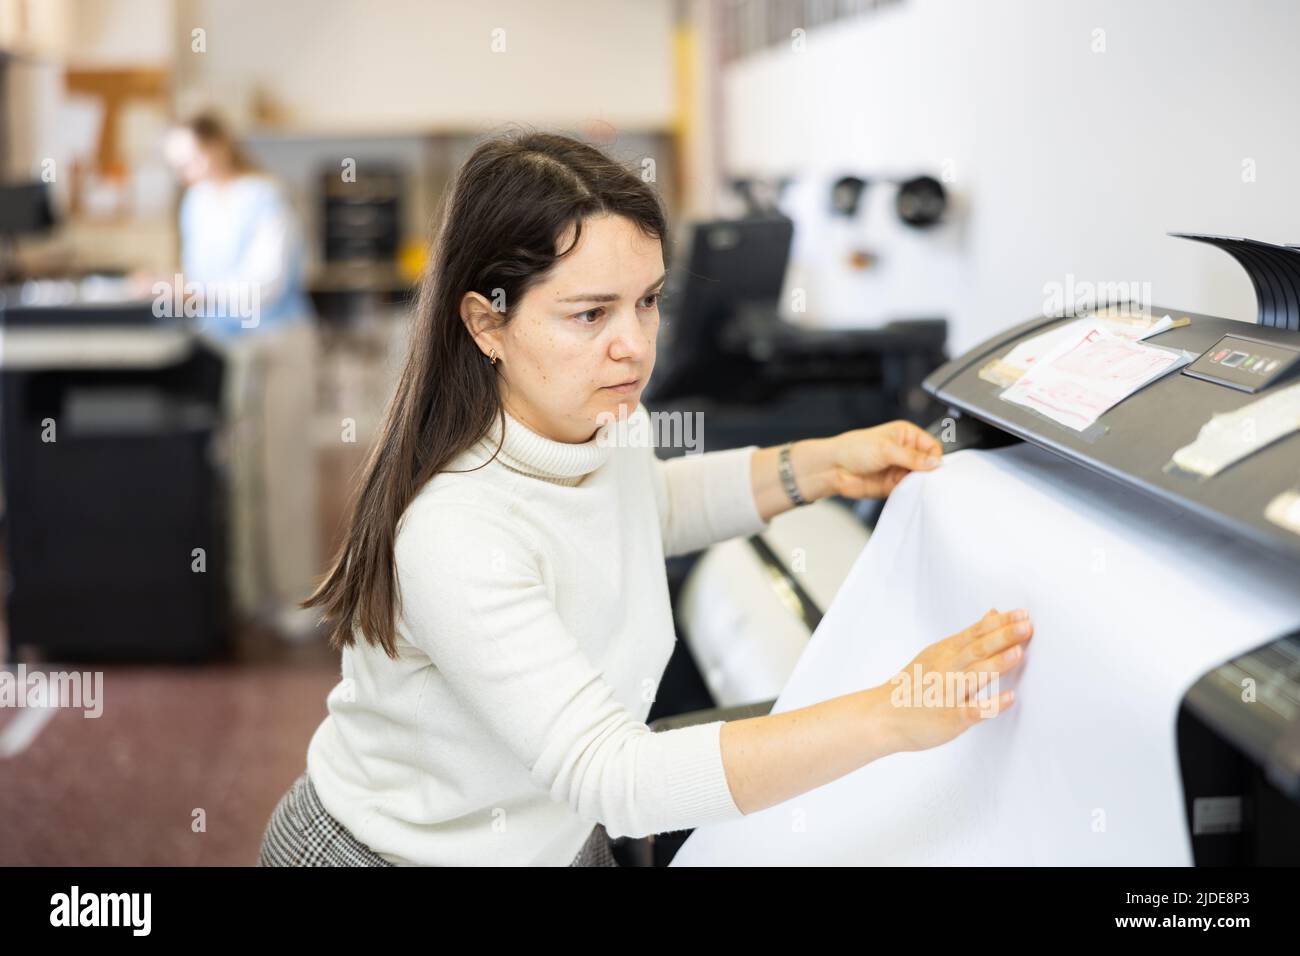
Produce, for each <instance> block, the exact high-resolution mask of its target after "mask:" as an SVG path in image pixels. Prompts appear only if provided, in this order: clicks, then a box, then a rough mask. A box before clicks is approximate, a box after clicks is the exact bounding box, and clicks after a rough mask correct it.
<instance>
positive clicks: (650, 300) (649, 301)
mask: <svg viewBox="0 0 1300 956" xmlns="http://www.w3.org/2000/svg"><path fill="white" fill-rule="evenodd" d="M661 295H663V293H662V292H651V293H650V294H649V295H648V296H646V297H645V298H644V299H642V300H641V301H642V302H643V303H645V304H644V305H642V308H643V309H653V308H654V307H655V306H657V305H658V304H659V297H660V296H661Z"/></svg>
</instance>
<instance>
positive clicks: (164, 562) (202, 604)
mask: <svg viewBox="0 0 1300 956" xmlns="http://www.w3.org/2000/svg"><path fill="white" fill-rule="evenodd" d="M122 308H123V309H126V308H127V307H126V306H123V307H122ZM136 308H137V310H138V312H139V314H137V315H136V316H135V317H134V319H133V320H129V321H124V322H123V323H122V324H121V325H119V326H111V325H99V326H96V327H88V326H85V325H81V326H70V325H67V324H65V323H61V322H60V321H59V320H58V317H57V316H56V315H55V314H54V313H56V312H58V311H59V310H57V309H47V310H35V309H22V310H2V309H0V321H3V323H4V334H5V340H6V350H5V354H4V356H3V357H2V358H3V364H0V388H2V389H3V392H2V397H0V403H2V404H0V414H2V415H3V423H2V430H0V468H3V475H4V490H5V503H6V509H7V511H6V521H5V529H4V530H5V536H6V553H7V556H8V563H9V581H8V597H7V610H8V617H9V643H10V647H11V649H12V652H13V654H14V656H15V657H17V658H22V657H25V656H27V655H28V654H29V653H33V654H35V655H36V656H37V657H38V658H39V659H42V660H46V661H57V662H71V661H91V662H108V661H150V662H154V661H170V662H186V661H200V660H207V659H211V658H213V657H217V656H221V655H222V654H223V653H224V651H225V650H226V649H227V646H228V641H229V635H230V608H229V605H230V600H229V588H228V582H227V542H226V535H227V532H226V512H225V501H226V492H225V475H224V468H223V466H222V463H221V456H220V455H219V453H218V452H219V448H218V445H217V439H218V436H219V426H220V424H221V420H220V408H221V390H222V376H223V363H222V360H221V358H220V357H219V355H218V354H217V353H216V352H214V351H213V350H212V349H211V348H210V347H209V346H207V345H206V344H204V343H203V342H202V341H201V340H200V339H199V338H198V337H196V336H193V335H191V334H189V333H187V332H185V331H184V330H182V329H180V328H170V329H168V328H162V327H158V326H157V325H156V324H154V320H153V316H152V315H151V314H150V313H149V312H148V308H149V306H148V304H147V303H145V304H142V305H138V306H137V307H136ZM46 320H48V321H46Z"/></svg>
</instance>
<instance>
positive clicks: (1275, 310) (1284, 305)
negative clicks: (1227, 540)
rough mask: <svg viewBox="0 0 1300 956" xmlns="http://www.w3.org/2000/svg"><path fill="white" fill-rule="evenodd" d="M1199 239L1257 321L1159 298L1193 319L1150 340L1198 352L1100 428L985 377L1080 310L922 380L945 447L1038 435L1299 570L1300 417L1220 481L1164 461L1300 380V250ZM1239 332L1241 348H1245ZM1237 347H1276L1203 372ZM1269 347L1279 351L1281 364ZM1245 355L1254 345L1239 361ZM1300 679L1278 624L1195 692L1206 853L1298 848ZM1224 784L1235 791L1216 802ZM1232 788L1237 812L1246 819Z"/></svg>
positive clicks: (1195, 760) (1294, 852)
mask: <svg viewBox="0 0 1300 956" xmlns="http://www.w3.org/2000/svg"><path fill="white" fill-rule="evenodd" d="M1189 238H1198V239H1202V240H1203V241H1209V240H1213V242H1214V244H1215V245H1219V246H1220V247H1221V248H1225V249H1227V250H1228V251H1229V252H1230V253H1231V254H1232V255H1234V257H1235V258H1237V260H1238V261H1239V262H1242V264H1243V265H1244V266H1246V268H1247V271H1248V272H1250V273H1251V279H1252V282H1253V283H1255V286H1256V289H1257V291H1259V292H1260V301H1259V314H1258V317H1257V324H1255V325H1250V324H1248V323H1243V322H1239V321H1232V320H1229V319H1223V318H1216V317H1213V316H1208V315H1201V314H1198V313H1192V312H1185V311H1182V310H1176V309H1164V308H1158V307H1151V309H1150V311H1151V314H1152V315H1153V316H1157V317H1159V316H1161V315H1164V314H1165V313H1168V314H1169V315H1171V316H1173V317H1175V318H1180V317H1186V318H1188V319H1190V323H1189V324H1187V325H1185V326H1183V327H1180V328H1173V329H1170V330H1168V331H1165V332H1163V333H1160V334H1158V335H1156V336H1155V337H1154V338H1153V339H1152V340H1151V341H1152V343H1153V344H1158V345H1160V346H1164V347H1171V348H1175V349H1182V350H1186V351H1188V352H1191V353H1193V354H1195V355H1197V356H1199V358H1198V359H1197V360H1196V361H1194V362H1192V363H1191V365H1189V366H1188V367H1187V368H1185V369H1184V372H1185V374H1170V375H1166V376H1164V377H1163V378H1160V379H1158V380H1156V381H1155V382H1153V383H1152V384H1150V385H1148V386H1146V387H1145V388H1143V389H1141V390H1139V391H1138V392H1137V393H1136V394H1134V395H1132V396H1130V397H1129V398H1127V399H1126V400H1124V401H1122V402H1120V403H1119V404H1118V405H1116V406H1114V407H1113V408H1111V409H1110V410H1109V411H1107V412H1105V413H1104V414H1103V415H1102V416H1101V417H1100V418H1099V419H1098V425H1099V426H1100V434H1096V433H1093V434H1087V435H1085V434H1083V433H1080V432H1077V431H1074V430H1073V429H1070V428H1067V427H1065V426H1062V425H1058V424H1057V423H1055V422H1054V421H1051V420H1050V419H1047V418H1045V417H1043V416H1041V415H1038V414H1036V413H1035V412H1032V411H1030V410H1028V409H1026V408H1024V407H1023V406H1021V405H1016V404H1012V403H1010V402H1006V401H1002V400H1000V398H999V395H1000V393H1001V392H1002V386H1000V385H997V384H994V383H993V382H990V381H987V380H985V379H984V378H981V377H980V374H979V373H980V370H981V368H983V367H984V366H985V364H986V363H987V362H989V360H991V359H995V358H1002V357H1004V356H1006V355H1007V354H1008V353H1009V352H1010V351H1011V349H1012V348H1014V347H1015V346H1016V345H1017V344H1018V343H1020V342H1022V341H1024V340H1026V339H1028V338H1030V337H1032V336H1034V335H1037V334H1039V333H1041V332H1043V331H1045V330H1048V329H1050V328H1053V327H1056V326H1058V325H1060V324H1062V323H1065V322H1069V321H1073V319H1072V318H1046V317H1040V318H1036V319H1032V320H1030V321H1028V322H1024V323H1021V324H1019V325H1017V326H1015V327H1014V328H1011V329H1009V330H1007V331H1006V332H1003V333H1000V334H998V335H995V336H993V337H992V338H990V339H988V340H987V341H985V342H983V343H981V344H980V345H977V346H975V347H974V348H972V349H970V350H969V351H968V352H966V353H965V354H964V355H961V356H959V357H957V358H954V359H953V360H952V361H950V362H948V363H947V364H945V365H944V366H942V367H941V368H939V369H937V370H936V371H935V372H934V373H933V374H932V375H930V376H929V377H928V378H927V379H926V380H925V383H924V387H925V390H926V391H927V392H928V393H930V394H931V395H932V396H934V397H935V398H936V399H937V400H938V401H940V402H941V403H943V404H944V405H946V406H947V408H948V414H947V415H946V416H944V417H941V418H939V419H936V420H935V421H934V422H933V424H932V425H931V431H932V432H933V433H934V434H936V435H943V434H945V433H947V437H949V438H953V439H954V441H952V442H950V443H949V444H948V445H947V448H948V449H949V450H955V449H957V448H962V447H994V446H997V445H1004V444H1007V443H1009V442H1014V441H1030V442H1033V443H1034V444H1036V445H1039V446H1041V447H1043V448H1046V449H1048V450H1049V451H1052V452H1054V453H1056V454H1058V455H1060V456H1062V457H1063V458H1065V459H1066V460H1068V461H1071V462H1074V463H1075V464H1077V465H1079V466H1081V467H1084V468H1088V469H1091V470H1093V471H1097V472H1100V473H1101V474H1104V475H1106V476H1108V477H1110V478H1112V479H1114V480H1116V481H1118V482H1120V483H1122V484H1124V485H1126V486H1128V487H1131V488H1135V489H1138V490H1139V491H1141V492H1143V493H1145V494H1150V495H1153V496H1155V497H1157V498H1159V499H1161V500H1163V501H1166V502H1170V503H1172V504H1174V505H1176V506H1178V507H1180V508H1182V509H1185V510H1186V511H1187V512H1189V513H1191V514H1194V515H1196V516H1197V517H1198V518H1199V519H1200V520H1204V521H1208V522H1210V523H1211V524H1213V525H1214V526H1216V527H1217V528H1219V529H1220V530H1221V531H1223V532H1225V533H1227V534H1230V535H1232V536H1234V537H1235V538H1239V539H1241V540H1245V541H1249V542H1252V543H1253V544H1254V545H1256V546H1257V547H1259V548H1262V549H1265V550H1266V551H1268V552H1270V553H1271V554H1272V555H1274V556H1275V559H1276V560H1277V561H1279V562H1283V563H1285V564H1286V565H1287V566H1289V567H1294V568H1295V569H1296V571H1297V573H1298V574H1300V533H1297V532H1296V530H1294V529H1291V528H1288V527H1284V526H1282V525H1280V524H1278V523H1275V522H1274V521H1271V520H1269V518H1268V517H1267V516H1266V511H1267V509H1268V507H1269V504H1270V502H1271V501H1273V500H1274V499H1275V498H1276V497H1277V496H1278V495H1279V494H1280V493H1283V492H1285V491H1286V490H1287V489H1289V488H1292V487H1294V486H1295V485H1296V483H1297V480H1300V432H1293V433H1291V434H1289V435H1287V436H1285V437H1282V438H1280V439H1278V440H1277V441H1275V442H1273V443H1272V444H1270V445H1267V446H1266V447H1263V448H1262V449H1260V450H1259V451H1257V452H1255V453H1254V454H1252V455H1250V456H1249V457H1246V458H1244V459H1243V460H1241V461H1239V462H1237V463H1236V464H1234V465H1232V466H1231V467H1229V468H1227V469H1225V470H1224V471H1221V472H1220V473H1219V474H1217V475H1215V476H1214V477H1213V478H1212V479H1209V480H1202V479H1200V478H1198V477H1197V476H1191V475H1188V474H1184V473H1181V472H1179V471H1177V470H1170V469H1167V468H1166V467H1165V466H1166V464H1167V463H1168V462H1169V460H1170V458H1171V456H1172V455H1173V453H1174V452H1175V451H1176V450H1177V449H1179V448H1181V447H1182V446H1184V445H1187V444H1188V443H1190V442H1191V441H1192V440H1193V439H1195V438H1196V437H1197V434H1198V432H1199V430H1200V428H1201V426H1202V425H1204V424H1205V423H1206V422H1207V421H1209V419H1210V418H1211V416H1213V415H1215V414H1217V413H1224V412H1230V411H1233V410H1235V409H1237V408H1240V407H1241V406H1243V405H1245V404H1247V403H1249V402H1253V401H1256V400H1258V399H1260V398H1262V397H1264V396H1267V395H1268V394H1270V393H1272V392H1275V391H1276V390H1278V389H1282V388H1286V387H1288V386H1289V385H1292V384H1294V383H1295V382H1296V381H1297V372H1300V363H1298V362H1294V361H1289V359H1288V357H1289V356H1291V355H1293V353H1295V352H1296V351H1297V350H1300V325H1297V324H1293V322H1292V319H1291V316H1292V314H1293V303H1295V304H1296V305H1298V306H1300V298H1296V297H1294V296H1293V295H1292V290H1300V284H1295V285H1289V284H1288V283H1290V282H1291V280H1290V279H1287V278H1286V276H1287V275H1288V274H1290V273H1289V271H1288V270H1290V269H1293V268H1294V266H1295V264H1296V263H1297V262H1300V253H1295V252H1294V251H1293V250H1291V249H1290V248H1289V247H1281V246H1268V245H1267V244H1265V243H1258V242H1255V241H1253V240H1245V239H1232V240H1226V239H1217V238H1214V237H1189ZM1296 275H1300V273H1296ZM1295 314H1300V312H1297V313H1295ZM1225 343H1226V344H1225ZM1234 343H1240V344H1242V348H1241V349H1236V344H1234ZM1225 348H1232V349H1234V350H1241V351H1246V352H1247V356H1249V355H1255V356H1256V357H1257V358H1258V359H1262V360H1264V361H1265V365H1264V369H1265V371H1264V373H1263V374H1262V375H1261V376H1260V379H1261V380H1260V381H1259V382H1258V383H1257V384H1258V387H1257V388H1255V389H1254V391H1253V392H1251V391H1249V390H1245V389H1243V388H1242V387H1241V385H1240V383H1239V382H1237V381H1235V380H1233V379H1234V378H1235V377H1236V376H1237V374H1238V373H1234V372H1221V373H1219V374H1217V375H1216V374H1213V373H1211V374H1207V373H1206V368H1207V367H1208V366H1212V365H1213V364H1214V363H1213V359H1214V357H1215V356H1216V355H1219V356H1220V362H1219V364H1222V358H1223V357H1225V356H1222V355H1221V354H1220V353H1222V352H1223V350H1224V349H1225ZM1265 357H1267V358H1265ZM1273 361H1277V365H1276V366H1271V365H1270V364H1269V363H1272V362H1273ZM1244 362H1245V358H1243V359H1242V360H1241V361H1240V362H1235V363H1234V366H1233V367H1240V365H1241V364H1244ZM1245 374H1250V372H1249V370H1246V373H1245ZM1296 623H1297V625H1298V626H1300V622H1296ZM1242 675H1249V676H1251V677H1252V679H1253V680H1255V681H1256V683H1257V685H1258V686H1259V687H1261V688H1267V691H1263V690H1261V693H1267V694H1268V698H1269V701H1270V703H1269V705H1268V706H1266V707H1265V706H1253V705H1252V704H1251V703H1248V702H1246V701H1244V700H1243V699H1242V686H1241V681H1240V678H1241V676H1242ZM1298 678H1300V638H1297V636H1296V635H1295V634H1291V635H1279V637H1278V638H1277V639H1276V640H1275V641H1272V642H1270V643H1269V644H1267V645H1265V646H1263V647H1260V648H1257V649H1256V650H1254V651H1252V652H1251V653H1250V654H1248V655H1244V656H1242V657H1240V658H1237V659H1235V660H1233V661H1228V662H1225V663H1224V664H1223V665H1222V666H1220V667H1218V668H1216V669H1215V670H1213V671H1211V672H1210V673H1208V674H1206V675H1204V676H1203V677H1202V678H1201V679H1200V680H1199V681H1198V682H1197V683H1196V684H1195V685H1194V686H1193V687H1192V688H1191V689H1190V690H1189V691H1188V693H1187V695H1186V696H1185V698H1184V701H1183V705H1182V709H1181V712H1180V716H1179V720H1178V743H1179V754H1180V763H1181V766H1182V768H1183V777H1184V779H1183V785H1184V790H1185V794H1186V800H1187V813H1188V827H1189V830H1190V831H1191V832H1192V834H1193V837H1192V845H1193V852H1194V856H1195V859H1196V861H1197V862H1198V863H1200V864H1224V863H1276V862H1284V861H1285V862H1289V863H1292V864H1296V863H1300V680H1298ZM1220 798H1223V799H1224V800H1226V801H1227V802H1223V803H1216V802H1213V801H1216V800H1219V799H1220ZM1234 798H1235V799H1237V800H1238V801H1239V808H1238V809H1239V811H1240V812H1239V813H1237V815H1236V817H1235V818H1234V811H1233V804H1232V802H1231V801H1232V800H1233V799H1234ZM1198 801H1199V802H1198ZM1207 801H1210V802H1207ZM1198 815H1199V816H1198Z"/></svg>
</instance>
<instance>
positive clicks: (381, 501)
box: [302, 131, 668, 657]
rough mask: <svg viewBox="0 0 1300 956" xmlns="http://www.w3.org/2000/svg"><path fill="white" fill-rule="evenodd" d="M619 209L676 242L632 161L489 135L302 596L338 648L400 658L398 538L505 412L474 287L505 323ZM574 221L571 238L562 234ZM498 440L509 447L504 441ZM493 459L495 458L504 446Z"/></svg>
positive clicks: (443, 224) (443, 227)
mask: <svg viewBox="0 0 1300 956" xmlns="http://www.w3.org/2000/svg"><path fill="white" fill-rule="evenodd" d="M602 213H611V214H616V215H620V216H623V217H625V218H627V219H629V220H631V221H632V222H633V223H635V224H636V225H637V226H638V227H639V228H640V229H641V230H642V231H643V232H644V233H645V234H646V235H649V236H652V237H655V238H657V239H659V240H660V243H661V246H662V248H663V249H664V250H665V254H666V250H667V247H668V226H667V218H666V216H665V215H664V211H663V206H662V204H661V203H660V200H659V196H658V195H657V193H656V192H655V190H654V189H653V188H652V186H650V185H649V184H648V183H646V182H644V181H643V180H642V178H641V177H640V176H639V175H637V174H636V173H635V172H633V171H632V170H631V169H630V168H628V167H626V166H624V165H622V164H621V163H619V162H617V161H615V160H614V159H612V158H611V157H609V156H607V155H606V154H605V153H603V152H601V151H600V150H599V149H597V148H595V147H594V146H590V145H588V144H586V143H583V142H580V141H579V140H576V139H572V138H570V137H567V136H560V135H555V134H550V133H536V132H529V131H515V132H510V133H505V134H502V135H499V136H496V137H494V138H492V139H490V140H488V141H487V142H484V143H482V144H481V145H479V146H478V147H477V148H476V149H475V150H474V152H473V154H472V155H471V156H470V157H469V159H467V160H466V161H465V163H464V165H463V166H461V168H460V170H459V171H458V172H457V174H456V177H455V181H454V182H453V184H452V186H451V188H450V190H449V192H448V195H447V197H446V198H445V200H444V203H443V208H442V215H441V221H440V223H439V226H438V229H437V233H436V238H435V239H434V245H433V254H432V256H431V259H430V263H429V268H428V270H427V272H426V273H425V276H424V279H423V281H422V283H421V286H420V293H419V298H418V301H417V305H416V313H415V317H414V328H413V330H412V334H411V345H410V352H409V354H408V355H407V358H406V363H405V366H404V367H403V369H402V374H401V377H400V378H399V380H398V384H397V390H396V392H395V393H394V395H393V398H392V400H391V402H390V403H389V405H388V409H387V412H386V413H385V415H384V424H383V426H382V429H381V431H380V435H379V438H378V441H377V443H376V444H375V446H374V447H373V448H372V449H371V451H370V454H369V456H368V457H367V460H366V464H365V466H364V469H363V472H362V475H361V480H360V483H359V484H358V486H357V491H356V492H355V494H354V497H353V500H352V504H351V509H350V510H351V514H350V518H349V524H348V529H347V534H346V535H345V537H344V540H343V544H342V546H341V547H340V549H339V552H338V554H337V555H336V556H335V558H334V561H333V567H332V568H331V569H330V571H329V573H328V575H327V576H326V578H325V580H324V582H323V583H322V584H321V585H320V586H319V587H318V588H317V589H316V592H315V593H314V594H313V595H312V596H311V597H310V598H308V599H307V600H306V601H304V602H302V607H305V608H306V607H321V608H323V610H324V613H323V620H324V621H325V622H326V624H327V627H328V630H329V638H330V645H331V646H332V647H334V648H335V649H341V648H343V647H348V646H352V644H353V642H354V640H355V635H356V632H357V631H358V630H359V631H360V633H361V635H362V636H363V638H364V639H365V640H367V641H369V642H370V643H371V644H373V645H376V646H379V647H382V648H383V649H384V651H385V652H386V653H387V654H388V655H389V657H396V656H397V647H396V640H395V629H396V627H395V621H396V614H397V612H398V604H399V602H400V595H398V593H397V582H396V570H395V567H394V558H393V544H394V542H395V540H396V536H397V525H398V522H399V520H400V519H401V517H402V515H403V513H404V512H405V511H406V508H407V506H408V505H409V504H410V503H411V500H412V499H413V498H414V497H415V495H416V493H417V492H419V490H420V489H421V488H422V487H423V486H424V485H425V484H426V483H427V482H428V481H429V480H430V479H431V478H433V476H434V475H436V474H438V473H439V472H440V471H442V470H443V469H444V468H445V467H446V466H447V464H448V463H449V462H451V461H452V459H454V458H455V457H456V456H457V455H459V454H460V453H461V452H462V451H464V450H466V449H467V448H469V447H470V446H471V445H473V444H474V443H475V442H476V441H478V439H479V438H481V437H483V435H484V434H485V433H486V432H487V431H488V429H489V427H490V426H491V424H492V421H493V419H494V418H495V419H497V420H498V421H500V422H501V423H502V426H503V428H504V424H505V422H504V414H503V409H502V406H501V399H500V394H499V392H498V390H497V374H498V372H497V367H496V366H494V365H493V364H492V362H491V361H490V359H489V358H488V357H487V356H486V355H484V354H483V352H482V350H481V349H480V348H479V347H478V345H477V344H476V343H475V341H474V339H473V338H472V337H471V335H470V333H469V330H468V329H467V328H466V327H465V323H464V322H463V321H462V320H461V317H460V303H461V300H462V298H463V297H464V296H465V294H466V293H468V292H477V293H479V294H480V295H482V296H483V297H484V298H486V299H487V300H488V301H490V302H493V303H494V304H495V303H500V302H501V301H502V300H503V299H504V303H505V308H504V310H503V311H501V312H500V313H499V314H500V318H501V321H502V322H503V323H506V322H509V321H510V320H511V319H512V318H513V317H514V315H515V314H516V308H517V306H518V303H519V302H520V300H522V299H523V297H524V293H525V292H527V291H528V289H529V288H531V287H532V286H534V285H536V284H537V283H538V282H540V281H543V280H544V279H545V278H546V276H547V275H548V273H549V272H550V270H551V268H552V267H553V266H554V265H555V263H556V262H557V261H558V260H559V259H560V258H561V257H562V256H564V255H566V254H567V253H568V252H569V251H571V250H572V249H573V248H574V246H576V245H577V242H578V239H579V238H580V237H581V235H582V222H583V220H584V219H585V218H586V217H589V216H595V215H599V214H602ZM570 227H572V229H573V230H574V236H573V242H572V244H570V246H569V247H568V248H567V249H565V250H563V251H560V250H559V249H558V244H559V242H560V241H561V239H562V237H563V236H564V235H565V233H566V232H567V231H568V229H569V228H570ZM498 450H499V447H498ZM494 457H495V456H494Z"/></svg>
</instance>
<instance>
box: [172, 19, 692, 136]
mask: <svg viewBox="0 0 1300 956" xmlns="http://www.w3.org/2000/svg"><path fill="white" fill-rule="evenodd" d="M194 28H201V29H203V30H204V31H206V36H205V40H206V47H207V49H206V52H204V53H197V54H189V55H188V56H186V55H185V54H182V56H183V57H184V58H185V62H184V63H182V64H181V68H182V69H181V73H182V75H183V76H184V77H185V83H186V84H187V85H188V86H191V87H192V88H193V89H194V90H195V91H197V93H198V95H200V96H202V97H206V98H207V99H208V100H209V102H207V103H205V104H203V105H214V106H222V107H224V108H226V110H227V112H228V113H230V114H232V115H234V116H236V117H240V116H241V115H242V112H243V105H244V104H245V102H246V101H247V99H248V97H249V95H250V93H251V91H252V89H253V87H255V86H256V85H257V84H259V83H262V84H264V85H265V86H266V87H267V89H269V90H270V92H271V93H272V94H273V95H274V97H275V98H276V99H277V100H278V101H281V102H282V103H283V104H284V106H285V107H286V108H287V110H288V112H289V113H290V114H291V121H292V122H293V123H294V124H295V125H302V126H306V127H309V128H311V127H318V128H327V129H330V130H377V131H381V132H383V131H389V132H391V131H400V130H402V129H408V128H414V127H426V128H427V127H430V126H438V125H450V126H457V125H463V126H471V127H475V128H478V127H482V126H485V125H495V124H498V123H502V122H507V121H512V120H520V121H523V122H527V123H531V124H534V125H539V126H540V125H546V124H560V125H563V124H567V123H578V122H586V121H588V120H604V121H607V122H611V123H614V124H616V125H620V126H623V127H642V128H658V127H662V126H664V125H665V124H667V122H668V121H669V119H670V117H671V115H672V107H673V90H672V72H671V67H672V60H671V28H672V5H671V3H670V0H635V2H631V3H621V2H620V3H605V2H600V3H591V2H587V0H547V2H545V3H541V2H534V0H469V2H466V0H274V2H268V0H187V2H185V3H184V4H183V7H182V11H181V13H180V16H179V22H178V32H179V33H180V34H181V35H188V34H189V33H190V30H192V29H194ZM497 29H500V30H502V31H504V32H503V33H502V34H499V35H498V36H503V37H504V42H505V51H504V52H493V49H492V43H493V40H494V33H493V31H494V30H497ZM213 100H215V102H213Z"/></svg>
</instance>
